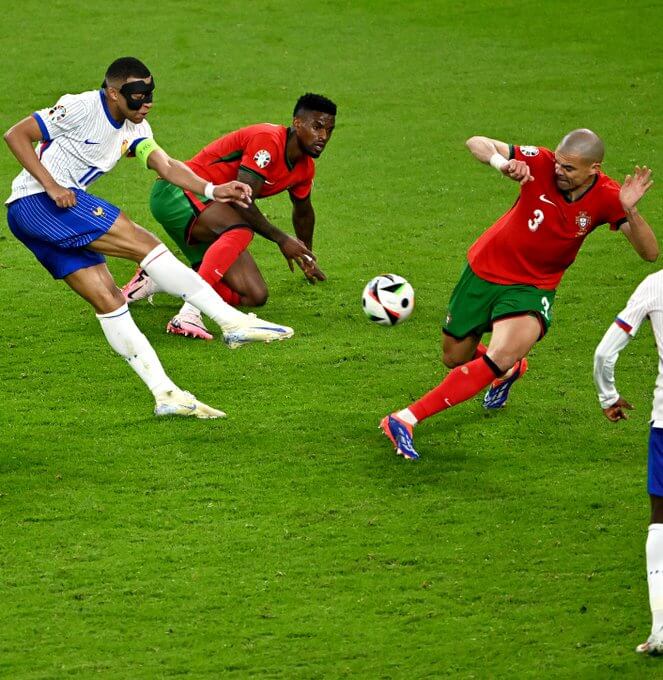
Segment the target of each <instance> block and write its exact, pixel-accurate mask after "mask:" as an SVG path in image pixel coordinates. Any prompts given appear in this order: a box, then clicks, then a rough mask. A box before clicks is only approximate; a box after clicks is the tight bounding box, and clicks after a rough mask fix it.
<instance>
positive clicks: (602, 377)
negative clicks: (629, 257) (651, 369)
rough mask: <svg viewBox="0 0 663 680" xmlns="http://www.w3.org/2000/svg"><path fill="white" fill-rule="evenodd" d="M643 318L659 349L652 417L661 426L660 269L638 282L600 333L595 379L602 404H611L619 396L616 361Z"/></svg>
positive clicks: (662, 332)
mask: <svg viewBox="0 0 663 680" xmlns="http://www.w3.org/2000/svg"><path fill="white" fill-rule="evenodd" d="M646 318H649V320H650V321H651V325H652V330H653V331H654V337H655V338H656V347H657V349H658V377H657V378H656V387H655V388H654V403H653V408H652V413H651V420H652V421H653V423H654V426H655V427H663V270H661V271H658V272H656V273H655V274H651V275H650V276H648V277H647V278H646V279H644V281H642V283H640V285H639V286H638V287H637V288H636V289H635V291H634V292H633V295H631V297H630V299H629V301H628V303H627V304H626V307H625V308H624V309H623V310H622V311H621V312H620V313H619V314H618V315H617V318H616V319H615V323H614V324H613V325H612V326H611V327H610V328H609V329H608V331H607V332H606V334H605V335H604V336H603V339H602V340H601V342H600V343H599V346H598V347H597V348H596V353H595V355H594V380H595V382H596V385H597V388H598V392H599V401H600V402H601V406H602V408H607V407H608V406H611V405H612V404H614V403H615V402H616V401H617V399H618V398H619V393H618V392H617V389H616V387H615V379H614V367H615V363H616V362H617V358H618V357H619V353H620V352H621V350H622V349H623V348H624V347H626V345H627V344H628V343H629V341H630V340H631V338H633V337H635V335H636V333H637V332H638V329H639V328H640V326H641V325H642V322H643V321H644V320H645V319H646ZM620 329H621V330H620Z"/></svg>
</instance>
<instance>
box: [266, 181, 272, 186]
mask: <svg viewBox="0 0 663 680" xmlns="http://www.w3.org/2000/svg"><path fill="white" fill-rule="evenodd" d="M265 184H269V185H270V186H271V185H273V184H274V182H269V181H267V180H265Z"/></svg>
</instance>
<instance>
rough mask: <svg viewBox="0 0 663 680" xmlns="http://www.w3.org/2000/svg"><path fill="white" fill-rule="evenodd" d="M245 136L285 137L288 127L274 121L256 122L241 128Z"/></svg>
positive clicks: (279, 138) (276, 138) (278, 138)
mask: <svg viewBox="0 0 663 680" xmlns="http://www.w3.org/2000/svg"><path fill="white" fill-rule="evenodd" d="M239 132H241V133H242V134H243V135H244V136H245V137H261V138H264V139H275V140H281V139H284V138H285V136H286V134H287V128H286V127H284V126H283V125H276V124H274V123H255V124H254V125H247V126H246V127H244V128H241V129H240V130H239Z"/></svg>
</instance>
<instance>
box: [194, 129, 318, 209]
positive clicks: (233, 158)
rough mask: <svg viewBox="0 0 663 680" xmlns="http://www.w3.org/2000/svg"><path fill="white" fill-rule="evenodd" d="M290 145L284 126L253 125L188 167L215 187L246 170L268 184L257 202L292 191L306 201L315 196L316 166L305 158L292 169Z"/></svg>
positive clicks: (211, 147) (206, 151) (204, 151)
mask: <svg viewBox="0 0 663 680" xmlns="http://www.w3.org/2000/svg"><path fill="white" fill-rule="evenodd" d="M287 141H288V128H287V127H284V126H283V125H272V124H271V123H259V124H258V125H249V126H248V127H245V128H241V129H240V130H235V131H234V132H229V133H228V134H227V135H224V136H223V137H219V138H218V139H216V140H215V141H213V142H212V143H211V144H208V145H207V146H206V147H205V148H204V149H202V151H200V152H199V153H197V154H196V155H195V156H194V157H193V158H192V159H191V160H190V161H186V165H188V166H189V167H190V168H191V169H192V170H193V171H194V172H195V173H196V174H197V175H199V176H200V177H203V178H204V179H206V180H208V181H209V182H213V183H214V184H223V183H224V182H230V181H232V180H234V179H237V173H238V171H239V169H240V168H242V169H243V170H247V171H248V172H251V173H253V174H254V175H258V176H259V177H260V178H261V179H263V180H264V184H263V185H262V189H261V190H260V193H259V195H258V196H256V198H264V197H266V196H274V195H275V194H279V193H281V192H282V191H285V190H288V191H289V192H290V194H291V195H292V196H294V197H295V198H297V199H303V198H306V197H307V196H308V195H309V194H310V193H311V186H312V184H313V177H314V176H315V163H314V162H313V159H312V158H310V157H309V156H303V157H302V158H300V159H299V160H298V161H297V162H296V163H295V164H294V166H291V165H290V164H289V163H288V157H287V155H286V144H287Z"/></svg>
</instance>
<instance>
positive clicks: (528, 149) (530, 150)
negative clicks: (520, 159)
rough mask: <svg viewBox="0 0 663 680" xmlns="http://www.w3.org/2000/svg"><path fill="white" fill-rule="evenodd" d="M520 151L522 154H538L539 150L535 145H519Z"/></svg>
mask: <svg viewBox="0 0 663 680" xmlns="http://www.w3.org/2000/svg"><path fill="white" fill-rule="evenodd" d="M520 153H521V154H522V155H523V156H538V155H539V150H538V149H537V148H536V147H535V146H521V147H520Z"/></svg>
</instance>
